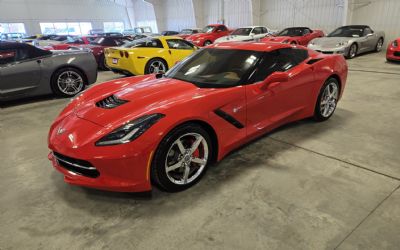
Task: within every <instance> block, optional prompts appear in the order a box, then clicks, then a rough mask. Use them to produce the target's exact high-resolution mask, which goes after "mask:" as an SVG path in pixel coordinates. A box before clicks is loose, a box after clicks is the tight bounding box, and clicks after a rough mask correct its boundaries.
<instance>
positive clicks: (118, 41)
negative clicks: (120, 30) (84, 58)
mask: <svg viewBox="0 0 400 250" xmlns="http://www.w3.org/2000/svg"><path fill="white" fill-rule="evenodd" d="M129 41H131V39H128V38H126V37H116V36H107V37H97V38H96V39H95V40H93V41H92V42H90V44H84V45H79V46H76V48H77V49H81V50H85V49H89V50H90V51H92V53H93V55H94V57H95V58H96V62H97V64H98V66H99V69H101V70H108V67H107V65H106V61H105V58H104V49H105V48H108V47H118V46H121V45H123V44H124V43H126V42H129Z"/></svg>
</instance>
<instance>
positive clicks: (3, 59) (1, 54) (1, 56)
mask: <svg viewBox="0 0 400 250" xmlns="http://www.w3.org/2000/svg"><path fill="white" fill-rule="evenodd" d="M16 55H17V52H16V51H15V50H0V65H4V64H9V63H13V62H15V60H16Z"/></svg>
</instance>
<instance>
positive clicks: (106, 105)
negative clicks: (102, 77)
mask: <svg viewBox="0 0 400 250" xmlns="http://www.w3.org/2000/svg"><path fill="white" fill-rule="evenodd" d="M127 102H128V101H126V100H122V99H119V98H118V97H116V96H115V95H111V96H109V97H106V98H104V99H103V100H100V101H98V102H97V103H96V106H97V107H99V108H103V109H113V108H116V107H118V106H121V105H122V104H124V103H127Z"/></svg>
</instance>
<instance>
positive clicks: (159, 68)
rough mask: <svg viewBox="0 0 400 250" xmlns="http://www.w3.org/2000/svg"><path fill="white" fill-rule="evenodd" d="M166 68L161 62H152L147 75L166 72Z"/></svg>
mask: <svg viewBox="0 0 400 250" xmlns="http://www.w3.org/2000/svg"><path fill="white" fill-rule="evenodd" d="M166 68H167V67H166V66H165V64H164V63H163V62H162V61H159V60H156V61H153V62H152V63H151V64H150V66H149V73H150V74H153V73H156V74H157V73H161V72H165V71H166Z"/></svg>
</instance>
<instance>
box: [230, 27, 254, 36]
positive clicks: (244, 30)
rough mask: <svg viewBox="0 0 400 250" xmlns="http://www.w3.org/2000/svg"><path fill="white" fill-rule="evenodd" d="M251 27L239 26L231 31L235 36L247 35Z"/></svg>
mask: <svg viewBox="0 0 400 250" xmlns="http://www.w3.org/2000/svg"><path fill="white" fill-rule="evenodd" d="M251 30H252V28H240V29H237V30H235V31H234V32H232V35H236V36H248V35H250V32H251Z"/></svg>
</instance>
